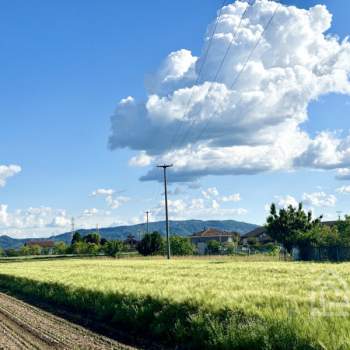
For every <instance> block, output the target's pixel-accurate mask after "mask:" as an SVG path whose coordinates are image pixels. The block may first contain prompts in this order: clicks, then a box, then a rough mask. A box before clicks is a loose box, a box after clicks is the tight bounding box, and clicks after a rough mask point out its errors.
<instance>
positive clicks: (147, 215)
mask: <svg viewBox="0 0 350 350" xmlns="http://www.w3.org/2000/svg"><path fill="white" fill-rule="evenodd" d="M149 214H150V212H149V211H148V210H147V211H146V219H147V221H146V233H149V230H148V223H149Z"/></svg>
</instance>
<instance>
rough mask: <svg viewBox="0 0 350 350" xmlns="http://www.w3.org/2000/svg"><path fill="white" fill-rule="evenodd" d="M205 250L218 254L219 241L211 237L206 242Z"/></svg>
mask: <svg viewBox="0 0 350 350" xmlns="http://www.w3.org/2000/svg"><path fill="white" fill-rule="evenodd" d="M207 252H208V253H209V254H219V252H220V242H219V241H217V240H215V239H212V240H210V241H209V242H208V243H207Z"/></svg>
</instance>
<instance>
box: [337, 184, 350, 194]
mask: <svg viewBox="0 0 350 350" xmlns="http://www.w3.org/2000/svg"><path fill="white" fill-rule="evenodd" d="M337 192H339V193H342V194H350V186H341V187H339V188H337Z"/></svg>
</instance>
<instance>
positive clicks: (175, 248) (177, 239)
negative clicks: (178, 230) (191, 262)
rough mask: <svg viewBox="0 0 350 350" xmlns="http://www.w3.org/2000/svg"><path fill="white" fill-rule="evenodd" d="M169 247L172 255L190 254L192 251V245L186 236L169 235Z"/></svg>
mask: <svg viewBox="0 0 350 350" xmlns="http://www.w3.org/2000/svg"><path fill="white" fill-rule="evenodd" d="M170 248H171V254H173V255H180V256H183V255H192V254H193V253H194V246H193V244H192V243H191V241H190V240H189V239H188V238H187V237H181V236H176V235H171V236H170Z"/></svg>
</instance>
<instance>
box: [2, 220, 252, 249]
mask: <svg viewBox="0 0 350 350" xmlns="http://www.w3.org/2000/svg"><path fill="white" fill-rule="evenodd" d="M209 227H211V228H216V229H219V230H223V231H235V232H238V233H240V234H244V233H247V232H249V231H251V230H253V229H254V228H255V227H257V225H253V224H249V223H246V222H241V221H235V220H209V221H202V220H184V221H170V231H171V233H173V234H178V235H181V236H189V235H191V234H193V233H195V232H199V231H201V230H203V229H205V228H209ZM145 229H146V227H145V224H137V225H130V226H116V227H105V228H100V235H101V236H102V237H104V238H106V239H125V238H126V237H127V235H129V234H131V235H134V236H135V237H136V238H138V237H139V236H140V235H141V234H143V233H144V232H145ZM149 230H150V231H158V232H160V233H162V234H163V235H164V234H165V223H164V221H156V222H150V223H149ZM77 231H79V232H80V233H81V234H82V235H84V236H85V235H87V234H89V233H91V232H96V229H95V228H93V229H81V230H77ZM45 239H50V240H54V241H57V242H58V241H63V242H66V243H69V242H70V240H71V233H70V232H66V233H62V234H59V235H56V236H51V237H49V238H45ZM29 240H31V241H33V240H39V239H38V238H34V239H32V238H27V239H15V238H11V237H9V236H0V246H1V247H2V248H3V249H8V248H18V247H20V246H22V245H23V244H24V243H25V242H26V241H29Z"/></svg>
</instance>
